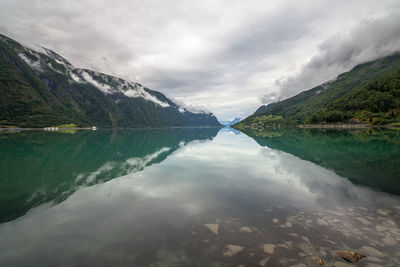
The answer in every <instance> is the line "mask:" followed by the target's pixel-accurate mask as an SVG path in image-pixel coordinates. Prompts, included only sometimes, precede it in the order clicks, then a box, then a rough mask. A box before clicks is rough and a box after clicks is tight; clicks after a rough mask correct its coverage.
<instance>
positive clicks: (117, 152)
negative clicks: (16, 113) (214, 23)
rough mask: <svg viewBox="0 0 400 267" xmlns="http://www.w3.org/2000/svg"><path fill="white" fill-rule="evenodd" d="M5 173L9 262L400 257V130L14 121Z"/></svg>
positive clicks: (0, 169)
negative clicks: (68, 127) (53, 127)
mask: <svg viewBox="0 0 400 267" xmlns="http://www.w3.org/2000/svg"><path fill="white" fill-rule="evenodd" d="M0 185H1V186H0V201H1V202H0V205H1V206H0V222H1V223H0V266H298V267H301V266H317V265H316V263H315V258H321V259H323V261H324V263H325V266H346V265H345V264H346V263H345V261H344V260H342V259H341V258H340V257H339V256H337V255H336V253H335V251H337V250H355V251H360V252H362V253H364V254H366V255H367V258H365V259H362V260H361V261H360V262H359V263H357V266H400V250H399V247H400V228H399V226H400V197H399V195H400V135H399V133H397V132H396V131H362V132H347V131H319V130H304V131H303V130H301V131H300V130H291V131H277V132H257V133H247V135H246V134H243V133H240V132H237V131H233V130H230V129H221V130H219V129H213V128H208V129H204V128H203V129H194V128H193V129H163V130H119V131H115V130H114V131H113V130H99V131H96V132H91V131H80V132H76V133H74V134H70V133H50V132H20V133H15V134H1V135H0ZM299 264H300V265H299ZM301 264H304V265H301ZM353 265H354V264H353ZM353 265H350V266H353Z"/></svg>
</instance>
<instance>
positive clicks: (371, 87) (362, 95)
mask: <svg viewBox="0 0 400 267" xmlns="http://www.w3.org/2000/svg"><path fill="white" fill-rule="evenodd" d="M399 70H400V53H395V54H393V55H390V56H387V57H383V58H379V59H376V60H374V61H371V62H367V63H364V64H360V65H357V66H355V67H354V68H353V69H352V70H350V71H348V72H346V73H343V74H341V75H339V76H338V77H337V78H336V79H333V80H331V81H328V82H326V83H323V84H321V85H319V86H316V87H314V88H312V89H309V90H306V91H303V92H301V93H299V94H297V95H295V96H293V97H290V98H288V99H285V100H283V101H280V102H276V103H271V104H269V105H263V106H261V107H259V108H258V109H257V110H256V111H255V113H254V114H252V115H250V116H249V117H247V118H246V119H244V120H243V121H242V122H240V123H239V124H236V125H235V126H234V127H237V128H238V129H240V128H241V127H263V126H268V127H269V126H276V125H279V126H283V125H297V124H303V123H320V122H328V123H329V122H333V123H336V122H348V121H352V122H361V123H374V124H385V123H392V122H400V82H399V76H400V72H399ZM370 96H371V97H370ZM340 103H343V105H342V104H340ZM272 121H273V122H272ZM251 125H253V126H251Z"/></svg>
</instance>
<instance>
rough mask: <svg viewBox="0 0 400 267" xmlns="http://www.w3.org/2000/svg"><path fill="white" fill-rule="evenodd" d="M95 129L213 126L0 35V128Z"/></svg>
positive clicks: (157, 97)
mask: <svg viewBox="0 0 400 267" xmlns="http://www.w3.org/2000/svg"><path fill="white" fill-rule="evenodd" d="M64 123H74V124H76V125H79V126H89V125H97V126H100V127H165V126H219V125H220V124H219V123H218V121H217V119H216V118H215V116H213V115H212V114H211V113H206V112H203V113H201V112H200V113H199V112H192V111H190V110H187V109H186V108H183V107H181V106H179V105H177V104H176V103H174V102H172V101H171V100H170V99H168V98H167V97H166V96H165V95H163V94H162V93H160V92H157V91H153V90H150V89H148V88H146V87H144V86H142V85H141V84H138V83H133V82H129V81H126V80H123V79H121V78H117V77H114V76H111V75H107V74H103V73H100V72H95V71H92V70H87V69H79V68H75V67H74V66H72V64H71V63H69V62H68V61H67V60H66V59H64V58H63V57H61V56H60V55H58V54H57V53H55V52H53V51H51V50H49V49H46V48H39V49H35V50H34V49H31V48H28V47H26V46H23V45H21V44H19V43H18V42H16V41H14V40H12V39H10V38H8V37H6V36H3V35H0V125H15V126H20V127H44V126H51V125H58V124H64Z"/></svg>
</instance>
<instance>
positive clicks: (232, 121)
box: [220, 118, 242, 126]
mask: <svg viewBox="0 0 400 267" xmlns="http://www.w3.org/2000/svg"><path fill="white" fill-rule="evenodd" d="M241 120H242V119H241V118H234V119H233V120H230V121H220V123H221V124H222V125H224V126H231V125H234V124H236V123H238V122H240V121H241Z"/></svg>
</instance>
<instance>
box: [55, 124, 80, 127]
mask: <svg viewBox="0 0 400 267" xmlns="http://www.w3.org/2000/svg"><path fill="white" fill-rule="evenodd" d="M56 127H58V128H77V127H78V126H77V125H76V124H73V123H69V124H60V125H58V126H56Z"/></svg>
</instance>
